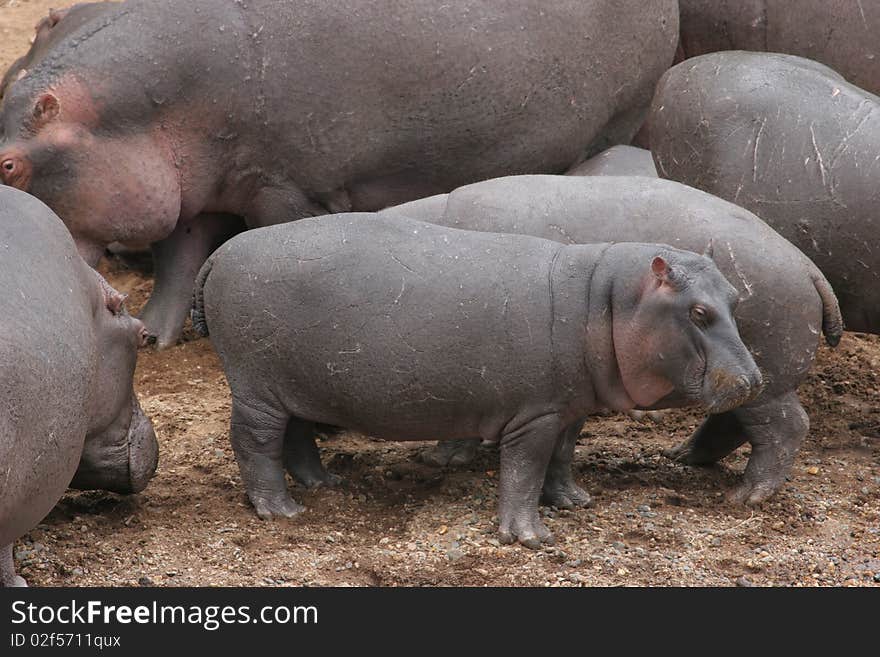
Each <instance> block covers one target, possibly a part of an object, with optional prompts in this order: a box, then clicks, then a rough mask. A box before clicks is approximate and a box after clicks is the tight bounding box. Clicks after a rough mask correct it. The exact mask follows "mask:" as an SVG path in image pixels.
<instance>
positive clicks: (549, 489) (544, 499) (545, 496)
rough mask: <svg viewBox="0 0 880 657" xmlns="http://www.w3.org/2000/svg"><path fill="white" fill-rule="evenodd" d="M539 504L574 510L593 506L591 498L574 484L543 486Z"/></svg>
mask: <svg viewBox="0 0 880 657" xmlns="http://www.w3.org/2000/svg"><path fill="white" fill-rule="evenodd" d="M541 504H543V505H544V506H555V507H556V508H557V509H574V508H576V507H588V506H592V505H593V498H592V497H590V494H589V493H588V492H587V491H585V490H584V489H583V488H581V487H580V486H578V485H577V484H576V483H574V482H568V483H565V484H560V485H553V486H548V485H546V484H545V485H544V490H542V491H541Z"/></svg>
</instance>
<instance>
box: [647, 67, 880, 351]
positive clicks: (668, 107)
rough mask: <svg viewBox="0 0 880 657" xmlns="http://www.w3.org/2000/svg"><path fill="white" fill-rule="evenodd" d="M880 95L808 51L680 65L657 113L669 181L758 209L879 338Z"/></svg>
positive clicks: (853, 326) (860, 326)
mask: <svg viewBox="0 0 880 657" xmlns="http://www.w3.org/2000/svg"><path fill="white" fill-rule="evenodd" d="M878 110H880V98H878V97H877V96H874V95H872V94H869V93H868V92H866V91H863V90H861V89H859V88H857V87H854V86H853V85H851V84H848V83H847V82H845V81H844V80H842V79H841V78H840V77H839V76H837V75H836V74H835V73H834V72H833V71H831V70H830V69H828V68H826V67H824V66H822V65H821V64H816V63H815V62H810V61H808V60H805V59H801V58H798V57H792V56H787V55H774V54H759V53H740V52H732V53H716V54H712V55H705V56H703V57H697V58H694V59H690V60H688V61H686V62H683V63H682V64H679V65H678V66H676V67H674V68H672V69H670V71H669V72H668V73H667V74H666V75H665V76H664V78H663V79H662V80H661V82H660V84H659V85H658V91H657V97H656V98H655V101H654V108H653V111H652V115H651V119H650V122H651V131H652V134H653V135H654V138H655V144H654V158H655V160H656V163H657V169H658V171H659V172H660V174H661V176H663V177H664V178H670V179H673V180H678V181H680V182H683V183H685V184H687V185H691V186H693V187H697V188H699V189H703V190H705V191H707V192H709V193H711V194H714V195H716V196H720V197H721V198H725V199H728V200H730V201H733V202H734V203H736V204H738V205H741V206H743V207H745V208H748V209H749V210H751V211H752V212H754V213H755V214H756V215H758V216H759V217H761V219H763V220H764V221H766V222H767V223H768V224H770V226H772V227H773V228H774V229H776V230H777V231H779V233H780V234H781V235H782V236H783V237H785V238H787V239H789V240H790V241H791V242H792V243H793V244H795V245H797V246H798V247H799V248H800V249H801V250H802V251H803V252H804V253H805V254H806V255H807V256H809V257H810V258H811V259H812V260H813V262H815V263H816V265H817V266H818V267H819V269H821V270H822V272H823V273H824V274H825V276H826V277H827V278H828V280H829V281H830V282H831V285H832V286H833V287H834V290H835V292H836V293H837V297H838V298H839V299H840V309H841V311H842V313H843V319H844V322H845V324H846V328H847V330H852V331H862V332H867V333H880V254H878V251H877V248H876V240H877V235H878V231H880V223H878V220H877V207H878V202H880V186H878V184H877V180H878V177H877V171H878V167H877V154H878V153H880V111H878Z"/></svg>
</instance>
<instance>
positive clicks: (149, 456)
mask: <svg viewBox="0 0 880 657" xmlns="http://www.w3.org/2000/svg"><path fill="white" fill-rule="evenodd" d="M158 465H159V442H158V441H157V440H156V432H155V430H154V429H153V423H152V422H150V419H149V418H148V417H147V416H146V415H145V414H144V412H143V410H141V406H140V404H139V403H138V402H137V399H136V398H135V400H134V409H133V413H132V418H131V426H130V427H129V429H128V476H129V482H130V485H131V486H130V489H129V490H128V491H125V492H131V493H140V492H141V491H142V490H143V489H144V488H146V487H147V483H149V481H150V479H152V478H153V475H154V474H155V472H156V468H157V467H158Z"/></svg>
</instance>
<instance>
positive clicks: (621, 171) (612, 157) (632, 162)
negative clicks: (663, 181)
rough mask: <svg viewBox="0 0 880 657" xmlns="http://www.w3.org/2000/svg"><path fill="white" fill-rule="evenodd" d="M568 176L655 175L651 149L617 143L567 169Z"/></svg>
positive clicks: (650, 176)
mask: <svg viewBox="0 0 880 657" xmlns="http://www.w3.org/2000/svg"><path fill="white" fill-rule="evenodd" d="M566 175H569V176H645V177H647V178H656V177H657V168H656V167H655V166H654V157H653V156H652V155H651V151H649V150H647V149H644V148H636V147H635V146H625V145H618V146H612V147H611V148H609V149H608V150H605V151H602V152H601V153H599V154H598V155H594V156H593V157H591V158H590V159H589V160H587V161H586V162H584V163H582V164H579V165H577V166H576V167H573V168H571V169H569V170H568V171H567V172H566Z"/></svg>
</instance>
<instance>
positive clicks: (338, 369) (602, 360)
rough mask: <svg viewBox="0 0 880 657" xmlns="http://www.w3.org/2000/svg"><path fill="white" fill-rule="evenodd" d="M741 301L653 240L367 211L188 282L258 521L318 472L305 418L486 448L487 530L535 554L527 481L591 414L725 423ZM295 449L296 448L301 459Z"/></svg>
mask: <svg viewBox="0 0 880 657" xmlns="http://www.w3.org/2000/svg"><path fill="white" fill-rule="evenodd" d="M737 296H738V295H737V292H736V290H735V289H734V288H733V287H732V286H731V285H730V283H729V282H728V281H727V280H725V278H724V277H723V276H722V275H721V274H720V273H719V271H718V269H717V268H716V266H715V265H714V264H713V262H712V261H711V260H710V259H709V258H706V257H703V256H700V255H697V254H695V253H690V252H687V251H680V250H678V249H673V248H670V247H667V246H664V245H657V244H631V243H627V244H596V245H575V246H565V245H562V244H559V243H558V242H552V241H550V240H542V239H538V238H534V237H527V236H522V235H501V234H495V233H480V232H473V231H465V230H456V229H454V228H446V227H442V226H437V225H434V224H426V223H423V222H420V221H412V220H408V219H402V218H399V217H390V216H387V217H386V216H381V215H377V214H370V215H357V214H342V215H336V216H329V217H320V218H314V219H306V220H303V221H299V222H296V223H293V224H288V225H284V226H273V227H269V228H264V229H261V230H256V231H250V232H248V233H244V234H242V235H239V236H237V237H235V238H234V239H232V240H230V241H229V242H227V243H226V244H225V245H224V246H222V247H221V248H220V249H218V250H217V251H216V252H215V253H214V254H213V255H212V256H211V257H210V258H209V259H208V261H207V262H206V263H205V265H204V267H203V268H202V271H201V272H200V274H199V279H198V283H197V287H196V301H195V306H194V310H193V318H194V322H195V325H196V327H197V328H198V329H199V330H200V331H201V332H203V333H208V331H210V335H211V339H212V342H213V343H214V346H215V347H216V349H217V352H218V354H219V355H220V359H221V361H222V362H223V369H224V371H225V372H226V377H227V380H228V381H229V385H230V388H231V390H232V425H231V434H230V435H231V439H232V445H233V448H234V450H235V455H236V459H237V460H238V464H239V468H240V470H241V474H242V479H243V480H244V484H245V488H246V489H247V492H248V496H249V497H250V500H251V502H252V503H253V505H254V507H255V508H256V510H257V513H258V514H259V515H260V517H262V518H271V517H273V516H286V517H292V516H294V515H296V514H297V513H299V512H300V511H301V510H302V506H300V505H299V504H297V503H296V502H294V501H293V499H292V498H291V497H290V494H289V492H288V490H287V484H286V481H285V476H284V470H285V466H286V467H287V469H288V470H289V471H291V472H293V473H295V472H296V470H297V468H298V467H299V466H301V465H303V463H302V461H303V460H307V459H314V458H316V457H317V455H316V453H315V452H313V451H310V450H311V448H312V447H313V446H314V425H315V423H316V422H317V423H322V424H329V425H332V426H339V427H345V428H352V429H357V430H360V431H363V432H365V433H368V434H371V435H376V436H380V437H383V438H389V439H393V440H425V439H426V438H434V437H438V435H439V436H440V437H445V438H451V439H455V438H469V437H473V438H477V437H481V438H483V439H484V440H489V441H492V442H497V443H499V445H500V450H501V472H500V479H499V513H498V516H499V532H500V538H501V540H502V541H503V542H505V543H509V542H512V541H514V540H518V541H520V542H521V543H523V544H524V545H526V546H527V547H531V548H536V547H539V546H540V544H541V543H542V542H547V541H549V540H550V538H551V537H550V532H549V531H548V530H547V528H546V527H545V526H544V524H543V522H542V521H541V519H540V517H539V515H538V500H539V497H540V494H541V490H542V486H543V487H545V488H546V487H551V488H553V489H558V490H560V491H564V492H565V494H566V495H567V496H569V497H572V498H575V499H584V498H586V499H588V498H589V496H588V495H587V494H586V493H585V492H584V491H582V490H581V489H580V488H579V487H578V486H577V485H576V484H575V482H574V480H573V478H572V473H571V459H572V455H573V453H574V444H575V439H576V437H577V435H578V433H579V432H580V427H581V425H582V424H583V419H584V417H585V416H587V415H589V414H591V413H592V412H594V411H595V410H597V409H599V408H612V409H617V410H625V409H629V408H633V407H635V406H653V405H655V404H658V403H659V404H661V405H666V404H682V405H692V404H698V405H700V406H702V407H704V408H706V409H707V410H709V411H717V412H725V411H729V410H730V409H732V408H734V407H736V406H738V405H739V404H741V403H743V402H746V401H748V400H749V399H751V398H753V397H754V396H755V395H756V394H758V392H759V390H760V388H761V385H762V378H761V373H760V372H759V370H758V368H757V366H756V365H755V362H754V360H753V359H752V356H751V354H750V353H749V351H748V350H747V349H746V347H745V346H744V345H743V343H742V341H741V340H740V338H739V335H738V333H737V328H736V324H735V322H734V319H733V315H732V310H733V308H734V306H735V304H736V301H737ZM303 446H308V447H309V450H303V449H302V447H303Z"/></svg>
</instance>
